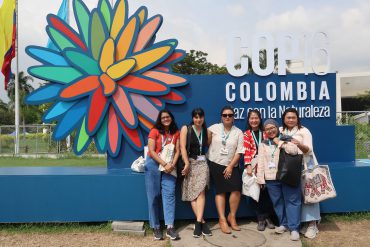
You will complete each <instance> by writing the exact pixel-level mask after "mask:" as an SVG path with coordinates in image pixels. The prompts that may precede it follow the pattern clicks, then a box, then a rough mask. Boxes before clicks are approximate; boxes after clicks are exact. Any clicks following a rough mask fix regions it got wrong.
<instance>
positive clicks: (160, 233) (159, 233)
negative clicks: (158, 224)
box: [153, 229, 163, 240]
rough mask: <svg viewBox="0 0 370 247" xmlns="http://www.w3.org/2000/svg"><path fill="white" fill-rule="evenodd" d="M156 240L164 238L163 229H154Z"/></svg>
mask: <svg viewBox="0 0 370 247" xmlns="http://www.w3.org/2000/svg"><path fill="white" fill-rule="evenodd" d="M153 235H154V240H163V233H162V231H161V229H153Z"/></svg>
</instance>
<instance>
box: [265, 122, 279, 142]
mask: <svg viewBox="0 0 370 247" xmlns="http://www.w3.org/2000/svg"><path fill="white" fill-rule="evenodd" d="M265 133H266V135H267V137H268V138H270V139H273V138H275V137H277V134H278V129H277V127H276V126H275V125H273V124H267V125H266V126H265Z"/></svg>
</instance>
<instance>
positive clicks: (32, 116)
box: [8, 71, 41, 126]
mask: <svg viewBox="0 0 370 247" xmlns="http://www.w3.org/2000/svg"><path fill="white" fill-rule="evenodd" d="M14 81H15V78H14V75H13V76H12V78H11V79H10V82H9V84H8V97H9V99H10V101H9V106H8V107H9V109H10V110H12V111H14V110H15V84H14ZM18 81H19V110H20V118H21V121H22V124H23V126H24V125H25V124H26V123H32V124H33V123H41V111H40V110H39V108H38V107H37V106H32V105H27V104H26V103H25V97H26V96H27V95H28V94H29V93H31V92H32V91H33V90H34V88H33V87H32V85H30V84H29V82H32V81H33V77H32V76H29V75H25V73H24V72H23V71H21V72H19V74H18Z"/></svg>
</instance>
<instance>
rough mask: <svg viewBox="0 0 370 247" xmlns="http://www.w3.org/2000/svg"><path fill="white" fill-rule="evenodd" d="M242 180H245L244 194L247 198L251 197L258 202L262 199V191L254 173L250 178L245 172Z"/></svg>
mask: <svg viewBox="0 0 370 247" xmlns="http://www.w3.org/2000/svg"><path fill="white" fill-rule="evenodd" d="M242 179H243V188H242V194H243V195H246V196H249V197H252V199H253V200H255V201H256V202H258V200H259V198H260V190H261V189H260V186H259V184H258V183H257V177H256V175H254V173H253V175H252V176H249V175H248V174H247V172H246V170H244V172H243V175H242Z"/></svg>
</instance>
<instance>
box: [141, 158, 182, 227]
mask: <svg viewBox="0 0 370 247" xmlns="http://www.w3.org/2000/svg"><path fill="white" fill-rule="evenodd" d="M145 187H146V195H147V198H148V210H149V224H150V227H151V228H157V229H158V228H159V227H160V223H159V218H160V210H161V202H162V204H163V215H164V222H165V224H166V225H167V226H168V225H173V223H174V221H175V206H176V198H175V188H176V178H175V177H174V176H172V175H169V174H167V173H164V172H160V171H159V170H158V164H157V162H155V161H154V160H153V159H152V158H150V157H149V156H148V157H147V158H146V161H145Z"/></svg>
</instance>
